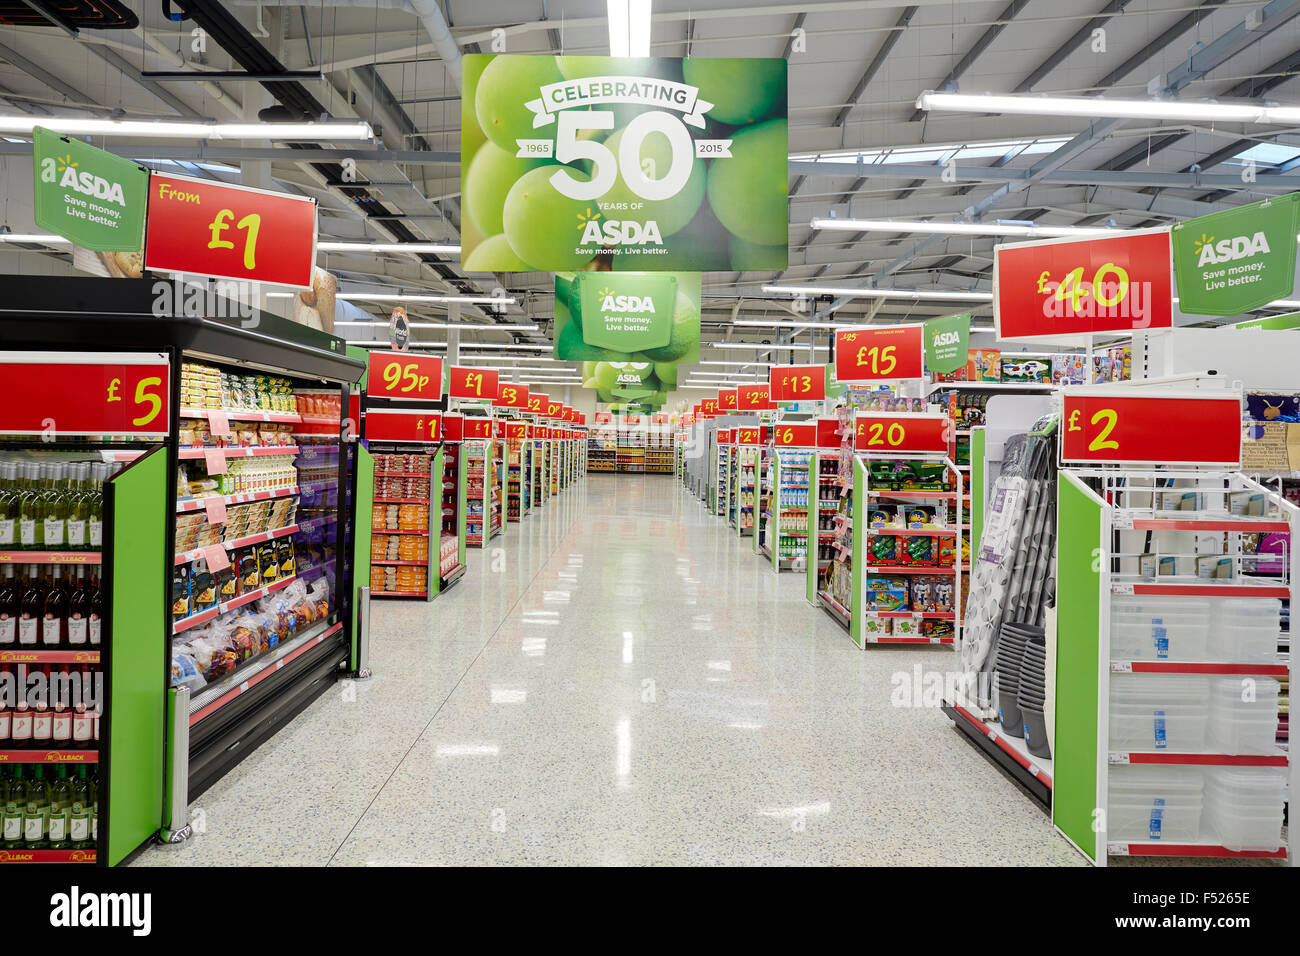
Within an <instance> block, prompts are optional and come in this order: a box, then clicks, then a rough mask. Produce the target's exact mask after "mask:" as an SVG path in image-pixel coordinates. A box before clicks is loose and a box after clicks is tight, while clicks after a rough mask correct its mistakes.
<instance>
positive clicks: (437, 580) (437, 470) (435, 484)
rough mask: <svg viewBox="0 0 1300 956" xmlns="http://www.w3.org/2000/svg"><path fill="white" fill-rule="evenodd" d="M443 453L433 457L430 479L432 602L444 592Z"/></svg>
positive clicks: (428, 554)
mask: <svg viewBox="0 0 1300 956" xmlns="http://www.w3.org/2000/svg"><path fill="white" fill-rule="evenodd" d="M442 453H443V449H442V447H441V446H439V448H438V453H437V454H436V455H434V456H433V467H432V468H430V477H429V490H430V491H431V492H432V493H433V497H432V498H431V499H430V504H429V536H428V537H427V538H425V545H424V546H425V549H426V553H425V558H426V559H427V561H428V562H429V586H428V588H427V589H426V592H427V593H428V595H429V597H428V599H429V600H430V601H432V600H433V598H434V595H436V594H439V593H440V592H441V591H442ZM435 519H437V523H436V524H435ZM435 545H436V547H435ZM435 555H437V557H435Z"/></svg>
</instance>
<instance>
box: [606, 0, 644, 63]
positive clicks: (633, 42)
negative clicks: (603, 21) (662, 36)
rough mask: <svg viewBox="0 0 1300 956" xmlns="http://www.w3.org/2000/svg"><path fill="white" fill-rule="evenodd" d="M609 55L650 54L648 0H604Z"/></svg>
mask: <svg viewBox="0 0 1300 956" xmlns="http://www.w3.org/2000/svg"><path fill="white" fill-rule="evenodd" d="M605 9H606V10H607V12H608V15H609V55H610V56H649V55H650V0H606V5H605Z"/></svg>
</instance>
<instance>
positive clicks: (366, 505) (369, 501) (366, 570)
mask: <svg viewBox="0 0 1300 956" xmlns="http://www.w3.org/2000/svg"><path fill="white" fill-rule="evenodd" d="M354 447H355V448H356V450H357V456H356V470H357V481H356V493H355V495H354V502H353V511H352V513H353V515H354V516H355V521H354V523H355V525H356V531H355V533H354V535H353V541H354V543H353V545H352V567H353V568H354V569H355V571H354V572H353V576H352V581H353V586H354V587H358V588H363V587H369V586H370V530H371V528H370V526H371V520H370V516H371V513H372V512H373V511H374V506H375V456H374V455H372V454H370V450H369V449H368V448H366V447H365V446H364V445H362V444H361V443H360V442H357V444H356V445H355V446H354ZM351 597H352V602H351V604H352V622H351V623H352V630H351V631H350V632H349V633H350V634H351V635H352V653H351V656H350V658H349V660H348V664H349V667H350V669H351V670H356V668H357V664H358V662H359V661H360V660H361V655H360V650H359V648H358V646H357V644H358V641H359V637H358V635H359V634H360V633H361V632H360V631H359V630H358V629H357V614H358V612H359V610H360V608H358V606H357V601H356V595H355V594H353V595H351Z"/></svg>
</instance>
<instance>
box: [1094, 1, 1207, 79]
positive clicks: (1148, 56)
mask: <svg viewBox="0 0 1300 956" xmlns="http://www.w3.org/2000/svg"><path fill="white" fill-rule="evenodd" d="M1226 2H1227V0H1204V2H1203V3H1202V4H1201V5H1200V7H1199V8H1197V9H1196V10H1193V11H1192V12H1191V13H1189V14H1187V15H1186V16H1184V17H1180V18H1179V20H1178V22H1176V23H1175V24H1174V25H1173V26H1171V27H1169V29H1167V30H1165V31H1163V32H1162V33H1161V34H1160V35H1159V36H1157V37H1156V38H1155V39H1154V40H1152V41H1151V42H1150V43H1148V44H1147V45H1146V46H1144V47H1142V49H1140V50H1138V51H1137V52H1136V53H1134V54H1133V55H1132V56H1130V57H1129V58H1128V59H1127V60H1125V61H1124V62H1123V63H1121V64H1120V65H1119V66H1117V67H1115V69H1113V70H1111V71H1110V72H1109V73H1107V74H1106V75H1105V76H1103V77H1102V78H1101V79H1100V80H1098V81H1097V82H1096V84H1094V85H1093V87H1092V88H1091V89H1090V90H1089V91H1088V92H1089V93H1104V92H1105V91H1106V90H1107V89H1108V88H1109V87H1111V86H1114V85H1115V84H1116V83H1118V82H1119V81H1120V80H1122V79H1123V78H1124V77H1126V76H1128V75H1129V74H1130V73H1132V72H1133V71H1134V70H1136V69H1138V68H1139V67H1141V66H1143V65H1144V64H1147V63H1149V62H1151V60H1152V59H1153V58H1154V57H1155V56H1156V54H1158V53H1159V52H1160V51H1161V50H1163V49H1164V48H1165V47H1167V46H1168V45H1169V44H1170V43H1173V42H1174V40H1177V39H1178V38H1179V37H1180V36H1182V35H1183V34H1184V33H1186V32H1187V31H1188V30H1191V29H1193V28H1195V27H1196V25H1197V24H1198V23H1200V22H1201V21H1202V20H1203V19H1205V18H1206V17H1208V16H1209V15H1210V14H1211V13H1213V12H1214V11H1215V10H1216V9H1217V8H1219V7H1221V6H1223V4H1224V3H1226Z"/></svg>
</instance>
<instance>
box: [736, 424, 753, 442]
mask: <svg viewBox="0 0 1300 956" xmlns="http://www.w3.org/2000/svg"><path fill="white" fill-rule="evenodd" d="M736 444H737V445H757V444H758V427H757V426H755V427H754V428H737V429H736Z"/></svg>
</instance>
